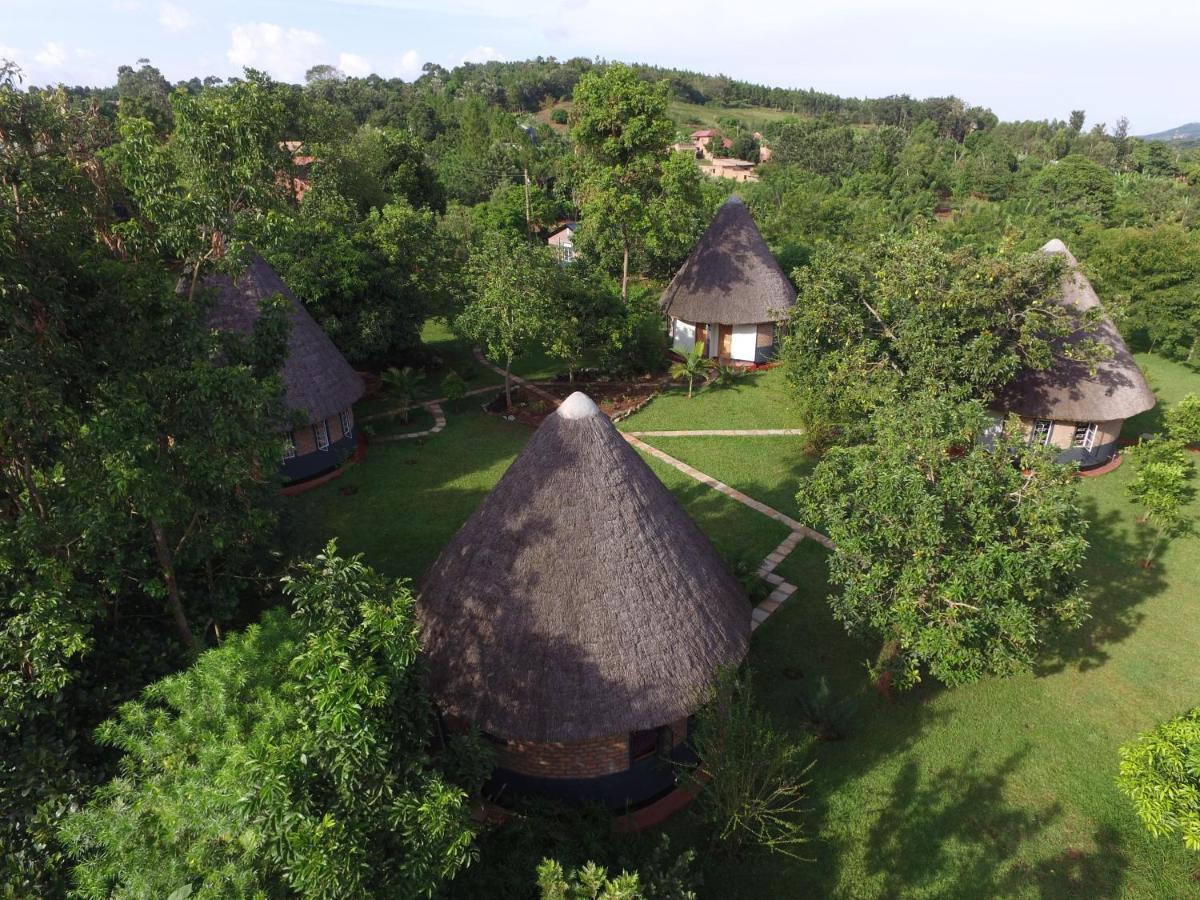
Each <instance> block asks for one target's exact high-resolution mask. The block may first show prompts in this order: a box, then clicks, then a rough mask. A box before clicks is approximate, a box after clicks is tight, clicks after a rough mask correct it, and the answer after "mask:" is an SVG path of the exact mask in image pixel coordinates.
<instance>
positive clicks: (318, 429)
mask: <svg viewBox="0 0 1200 900" xmlns="http://www.w3.org/2000/svg"><path fill="white" fill-rule="evenodd" d="M312 430H313V437H315V438H316V439H317V449H318V450H328V449H329V425H328V423H326V421H325V420H324V419H322V420H321V421H320V422H318V423H317V424H316V425H314V426H313V427H312Z"/></svg>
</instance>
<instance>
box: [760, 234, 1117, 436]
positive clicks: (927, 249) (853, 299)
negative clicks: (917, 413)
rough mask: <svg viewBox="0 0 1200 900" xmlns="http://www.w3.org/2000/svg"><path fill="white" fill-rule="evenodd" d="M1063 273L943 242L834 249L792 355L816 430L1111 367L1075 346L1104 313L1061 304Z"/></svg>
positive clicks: (809, 273)
mask: <svg viewBox="0 0 1200 900" xmlns="http://www.w3.org/2000/svg"><path fill="white" fill-rule="evenodd" d="M1060 272H1061V270H1060V268H1059V266H1058V263H1057V262H1056V261H1054V260H1053V259H1051V258H1047V257H1046V256H1044V255H1041V254H1032V255H1024V254H1019V253H1015V252H1013V250H1012V249H1011V248H1008V249H1005V250H1003V251H1002V252H1000V253H995V254H988V253H982V252H979V251H977V250H974V249H971V248H953V247H951V246H949V245H948V244H947V243H946V242H945V241H944V240H943V239H942V238H941V237H939V236H938V235H937V234H935V233H932V232H929V231H919V232H918V233H916V234H915V235H913V236H911V237H898V238H886V239H884V240H882V241H878V242H876V243H874V244H872V245H870V246H869V247H867V248H865V249H863V250H857V251H856V250H854V249H851V248H847V247H830V248H828V249H825V250H822V251H821V252H820V253H818V254H817V256H816V257H815V258H814V259H813V261H812V262H811V263H810V264H809V265H808V266H807V267H806V268H804V269H801V270H799V271H798V272H797V274H796V277H797V279H798V281H799V298H798V300H797V302H796V304H795V306H794V307H793V308H792V314H791V319H790V323H789V328H788V337H787V338H786V340H785V342H784V347H783V356H784V360H785V364H786V366H787V370H788V377H789V379H790V380H791V381H792V383H793V384H794V385H795V386H796V393H797V397H798V402H799V406H800V412H801V414H802V416H803V417H804V419H805V421H806V424H808V425H809V426H810V427H816V428H828V427H831V426H842V425H845V424H847V423H852V422H854V421H857V420H859V419H861V417H862V416H864V415H866V414H869V412H870V411H871V410H873V409H874V408H876V407H877V406H880V405H885V404H891V403H894V402H896V401H897V400H898V399H899V398H900V397H901V396H903V395H905V394H911V393H914V392H917V391H921V390H937V389H942V388H959V389H962V390H964V391H965V392H966V395H967V396H970V397H974V398H976V399H980V400H982V401H985V402H986V401H988V400H990V399H991V397H992V396H993V394H994V392H995V391H996V390H998V389H999V388H1000V387H1002V386H1003V385H1004V384H1005V383H1006V382H1007V381H1008V380H1009V379H1011V378H1012V377H1013V376H1014V375H1015V374H1016V373H1017V371H1019V369H1020V368H1021V367H1022V366H1031V367H1034V368H1047V367H1049V366H1050V365H1051V364H1052V363H1053V361H1054V360H1055V358H1056V357H1057V356H1059V355H1062V356H1070V357H1072V358H1079V359H1084V360H1095V359H1101V358H1104V357H1105V355H1106V354H1107V350H1106V349H1105V348H1104V347H1103V346H1101V345H1099V344H1098V343H1097V342H1095V341H1093V340H1081V341H1078V342H1073V343H1071V342H1066V341H1065V340H1064V339H1065V338H1066V337H1067V336H1069V335H1071V334H1072V333H1074V332H1075V331H1077V330H1079V329H1085V330H1086V329H1087V328H1090V327H1092V325H1093V324H1094V322H1095V321H1096V315H1097V314H1096V313H1088V314H1083V315H1081V314H1079V313H1076V312H1074V311H1073V310H1070V309H1068V308H1066V307H1064V306H1062V305H1060V304H1059V303H1057V302H1056V295H1057V292H1058V290H1059V288H1058V285H1059V275H1060Z"/></svg>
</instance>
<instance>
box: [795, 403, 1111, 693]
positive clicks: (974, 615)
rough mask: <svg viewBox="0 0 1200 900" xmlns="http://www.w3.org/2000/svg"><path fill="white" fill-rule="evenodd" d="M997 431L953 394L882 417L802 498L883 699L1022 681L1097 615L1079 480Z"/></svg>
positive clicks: (828, 461)
mask: <svg viewBox="0 0 1200 900" xmlns="http://www.w3.org/2000/svg"><path fill="white" fill-rule="evenodd" d="M990 423H991V420H990V419H989V417H988V416H987V415H986V414H985V412H984V410H983V408H982V407H981V406H980V405H979V404H978V403H977V402H974V401H971V402H965V403H963V402H959V401H956V400H955V399H954V398H953V397H952V396H949V395H948V394H941V395H930V394H920V395H917V396H916V397H914V398H912V399H909V400H907V401H905V402H902V403H896V404H895V405H893V406H889V407H882V408H881V409H880V410H878V411H877V412H876V413H875V414H874V415H873V417H872V419H871V423H870V425H871V428H870V436H869V437H868V439H866V440H864V441H863V442H861V443H857V444H855V445H852V446H839V447H834V448H833V449H831V450H830V451H829V452H828V453H827V454H826V456H825V457H824V458H823V459H822V460H821V462H820V463H819V464H818V465H817V467H816V469H815V470H814V471H813V473H812V475H811V476H809V477H808V478H806V479H805V481H804V484H803V487H802V489H801V491H800V493H799V494H798V495H797V501H798V502H799V504H800V508H801V511H802V514H803V516H805V517H806V520H807V521H811V522H814V523H820V526H821V528H822V530H823V531H824V533H826V534H827V535H828V536H829V537H830V538H831V539H832V540H833V541H834V543H835V549H834V551H833V554H832V556H831V557H830V563H829V573H830V580H831V581H832V582H833V584H834V585H836V587H837V589H838V590H837V592H836V593H835V594H834V595H833V596H832V598H831V602H832V605H833V614H834V617H835V618H837V619H838V620H839V621H841V622H842V623H843V624H844V625H845V626H846V628H847V630H848V631H850V632H851V633H854V634H859V635H864V636H867V637H870V638H873V639H874V640H876V641H878V642H879V644H880V645H881V651H880V656H879V661H878V663H877V664H876V670H877V673H878V675H879V676H880V678H881V679H882V680H883V684H884V685H887V684H889V683H894V684H896V685H897V686H899V687H909V686H911V685H913V684H915V683H917V682H918V681H920V680H921V679H922V677H923V676H924V675H925V674H928V675H930V676H932V677H933V678H936V679H937V680H938V681H941V682H943V683H944V684H948V685H958V684H966V683H969V682H972V681H977V680H978V679H980V678H982V677H983V676H984V675H987V674H998V675H1008V674H1012V673H1015V672H1020V671H1023V670H1026V669H1028V667H1029V666H1030V664H1031V663H1032V662H1033V660H1034V658H1035V656H1036V655H1037V654H1038V653H1039V652H1040V651H1041V650H1042V649H1043V648H1044V647H1045V646H1046V644H1047V641H1048V639H1049V638H1050V637H1051V636H1053V635H1054V634H1055V633H1057V632H1060V631H1061V630H1063V629H1069V628H1072V627H1076V626H1078V625H1079V624H1081V623H1082V621H1083V620H1084V618H1085V617H1086V615H1087V601H1086V600H1085V599H1084V594H1083V585H1082V584H1081V583H1080V581H1079V580H1078V577H1077V572H1078V570H1079V567H1080V565H1081V564H1082V562H1083V558H1084V554H1085V552H1086V550H1087V539H1086V538H1085V537H1084V533H1085V528H1084V521H1083V515H1082V512H1081V510H1080V508H1079V505H1078V502H1077V500H1076V498H1075V486H1074V478H1075V476H1074V473H1073V471H1072V470H1071V468H1070V467H1068V466H1063V465H1059V464H1057V463H1055V462H1053V460H1052V457H1051V455H1050V452H1049V451H1046V450H1044V449H1042V448H1036V449H1031V448H1028V447H1026V446H1025V444H1024V441H1023V440H1022V439H1021V437H1020V435H1019V434H1017V433H1016V431H1017V430H1018V429H1016V427H1015V425H1012V424H1010V425H1009V426H1008V427H1006V428H1004V429H997V428H996V427H995V426H994V425H993V426H991V427H990V428H989V425H990ZM985 431H987V432H988V433H989V440H988V443H989V444H990V446H985V445H984V443H983V442H982V441H981V438H982V436H983V435H984V433H985Z"/></svg>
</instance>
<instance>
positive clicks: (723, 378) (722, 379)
mask: <svg viewBox="0 0 1200 900" xmlns="http://www.w3.org/2000/svg"><path fill="white" fill-rule="evenodd" d="M745 375H746V369H745V367H743V366H731V365H729V364H728V363H721V364H720V365H719V366H717V384H719V385H720V386H721V387H732V386H733V385H735V384H737V383H738V382H739V381H741V380H742V378H743V377H744V376H745Z"/></svg>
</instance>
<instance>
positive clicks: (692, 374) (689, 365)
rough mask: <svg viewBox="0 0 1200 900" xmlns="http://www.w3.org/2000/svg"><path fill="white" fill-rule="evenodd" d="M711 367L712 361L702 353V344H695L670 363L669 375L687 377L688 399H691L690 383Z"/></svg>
mask: <svg viewBox="0 0 1200 900" xmlns="http://www.w3.org/2000/svg"><path fill="white" fill-rule="evenodd" d="M712 367H713V361H712V360H711V359H708V358H707V357H706V356H705V355H704V347H703V345H701V344H696V346H694V347H692V350H691V352H690V353H689V354H688V355H687V356H686V357H684V358H683V359H682V360H681V361H680V362H677V363H673V364H672V365H671V377H672V378H685V379H687V386H688V399H689V400H691V399H692V385H693V384H694V383H695V381H696V379H697V378H703V377H704V376H705V374H706V373H707V372H708V370H709V369H711V368H712Z"/></svg>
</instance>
